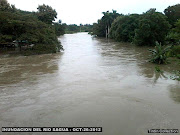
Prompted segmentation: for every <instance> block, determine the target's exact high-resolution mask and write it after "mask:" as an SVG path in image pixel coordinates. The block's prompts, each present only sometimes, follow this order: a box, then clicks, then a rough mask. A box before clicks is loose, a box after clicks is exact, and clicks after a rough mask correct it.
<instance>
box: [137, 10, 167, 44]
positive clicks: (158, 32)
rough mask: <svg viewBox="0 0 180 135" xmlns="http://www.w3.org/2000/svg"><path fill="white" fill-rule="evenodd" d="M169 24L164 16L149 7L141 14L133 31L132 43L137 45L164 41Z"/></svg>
mask: <svg viewBox="0 0 180 135" xmlns="http://www.w3.org/2000/svg"><path fill="white" fill-rule="evenodd" d="M169 28H170V25H169V23H168V21H166V16H165V15H163V14H162V13H159V12H156V11H155V9H150V10H149V11H147V12H146V13H144V14H142V15H141V17H140V21H139V27H138V29H136V31H135V37H134V43H135V44H137V45H141V46H142V45H149V46H151V45H155V42H156V41H158V42H161V43H164V42H165V37H166V35H167V33H168V31H169Z"/></svg>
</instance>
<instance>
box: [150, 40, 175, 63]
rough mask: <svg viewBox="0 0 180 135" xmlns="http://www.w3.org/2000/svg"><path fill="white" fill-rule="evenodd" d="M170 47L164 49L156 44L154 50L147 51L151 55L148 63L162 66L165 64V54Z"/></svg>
mask: <svg viewBox="0 0 180 135" xmlns="http://www.w3.org/2000/svg"><path fill="white" fill-rule="evenodd" d="M170 48H171V46H168V47H164V46H162V45H161V43H160V44H159V43H158V42H156V46H155V49H153V50H152V49H149V51H150V52H151V53H152V55H151V58H150V62H152V63H157V64H163V63H166V62H167V58H168V57H167V52H168V51H169V50H170Z"/></svg>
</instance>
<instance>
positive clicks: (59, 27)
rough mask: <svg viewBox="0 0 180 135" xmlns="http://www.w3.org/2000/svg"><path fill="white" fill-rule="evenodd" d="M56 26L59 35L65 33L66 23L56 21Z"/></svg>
mask: <svg viewBox="0 0 180 135" xmlns="http://www.w3.org/2000/svg"><path fill="white" fill-rule="evenodd" d="M54 28H55V33H56V35H57V36H60V35H64V34H65V28H66V24H61V23H54Z"/></svg>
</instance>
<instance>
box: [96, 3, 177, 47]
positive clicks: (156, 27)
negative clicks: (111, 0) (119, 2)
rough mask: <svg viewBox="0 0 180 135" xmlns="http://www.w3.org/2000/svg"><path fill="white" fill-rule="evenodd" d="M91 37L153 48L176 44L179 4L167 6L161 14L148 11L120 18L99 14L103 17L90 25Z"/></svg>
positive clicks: (116, 15) (120, 15)
mask: <svg viewBox="0 0 180 135" xmlns="http://www.w3.org/2000/svg"><path fill="white" fill-rule="evenodd" d="M93 34H94V35H97V36H99V37H107V38H108V37H109V38H112V39H115V40H116V41H120V42H132V43H134V44H136V45H141V46H144V45H148V46H155V45H156V42H158V43H161V44H163V45H164V44H174V45H175V44H180V4H177V5H174V6H169V7H168V8H166V9H165V10H164V13H161V12H157V11H156V9H150V10H148V11H147V12H145V13H143V14H128V15H123V14H119V13H117V12H116V11H115V10H113V11H112V12H109V11H107V12H103V17H102V18H101V19H99V20H98V22H97V23H94V24H93Z"/></svg>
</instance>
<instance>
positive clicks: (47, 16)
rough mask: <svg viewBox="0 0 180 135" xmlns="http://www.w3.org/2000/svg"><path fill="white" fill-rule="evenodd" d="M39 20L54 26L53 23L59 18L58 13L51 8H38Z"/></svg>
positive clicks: (45, 6) (41, 6)
mask: <svg viewBox="0 0 180 135" xmlns="http://www.w3.org/2000/svg"><path fill="white" fill-rule="evenodd" d="M37 9H38V12H37V15H38V19H39V20H41V21H42V22H45V23H47V24H52V22H53V21H55V19H56V18H57V12H56V10H54V9H53V8H52V7H51V6H48V5H45V4H43V5H40V6H39V7H38V8H37Z"/></svg>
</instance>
